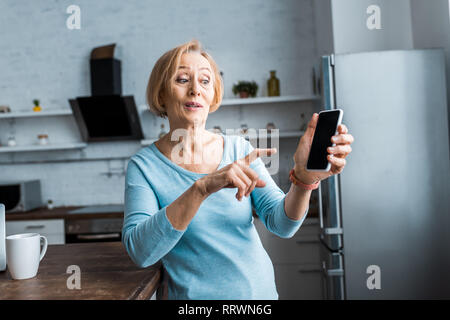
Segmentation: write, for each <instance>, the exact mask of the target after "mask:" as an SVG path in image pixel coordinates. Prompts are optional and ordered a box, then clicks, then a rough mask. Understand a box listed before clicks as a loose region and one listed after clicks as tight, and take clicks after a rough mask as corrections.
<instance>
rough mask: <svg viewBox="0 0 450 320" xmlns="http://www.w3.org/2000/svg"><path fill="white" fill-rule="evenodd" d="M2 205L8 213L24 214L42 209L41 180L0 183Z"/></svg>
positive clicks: (0, 201)
mask: <svg viewBox="0 0 450 320" xmlns="http://www.w3.org/2000/svg"><path fill="white" fill-rule="evenodd" d="M0 203H3V204H4V205H5V210H6V213H12V212H24V211H29V210H33V209H36V208H40V207H42V206H43V205H44V204H43V202H42V193H41V182H40V181H39V180H24V181H0Z"/></svg>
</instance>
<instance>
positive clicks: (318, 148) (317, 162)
mask: <svg viewBox="0 0 450 320" xmlns="http://www.w3.org/2000/svg"><path fill="white" fill-rule="evenodd" d="M343 115H344V111H343V110H341V109H333V110H326V111H321V112H319V120H318V121H317V126H316V131H315V132H314V137H313V141H312V144H311V149H310V151H309V156H308V163H307V164H306V170H308V171H325V172H326V171H330V169H331V163H329V162H328V159H327V155H328V151H327V148H328V147H331V146H333V147H334V146H335V145H336V144H335V143H332V142H331V137H332V136H334V135H336V134H337V128H338V126H339V125H340V124H341V122H342V117H343Z"/></svg>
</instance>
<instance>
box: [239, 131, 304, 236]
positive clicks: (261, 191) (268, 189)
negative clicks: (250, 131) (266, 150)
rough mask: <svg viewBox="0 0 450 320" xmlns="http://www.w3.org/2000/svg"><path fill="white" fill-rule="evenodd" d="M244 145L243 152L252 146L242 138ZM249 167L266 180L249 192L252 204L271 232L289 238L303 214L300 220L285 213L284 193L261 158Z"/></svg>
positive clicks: (300, 223) (247, 151) (298, 225)
mask: <svg viewBox="0 0 450 320" xmlns="http://www.w3.org/2000/svg"><path fill="white" fill-rule="evenodd" d="M242 140H244V141H243V143H244V145H245V150H246V151H245V154H246V155H247V154H249V153H250V152H251V151H252V150H253V149H254V148H253V146H252V145H251V143H250V142H248V141H246V140H245V139H243V138H242ZM250 168H252V169H253V170H255V171H256V173H257V174H258V176H259V178H260V179H261V180H263V181H265V182H266V186H265V187H263V188H255V189H253V191H252V193H251V194H250V196H251V200H252V205H253V207H254V208H255V211H256V214H257V215H258V216H259V218H260V219H261V221H262V222H263V224H264V226H265V227H266V228H267V230H269V231H270V232H272V233H273V234H275V235H277V236H279V237H281V238H291V237H292V236H293V235H294V234H295V233H296V232H297V230H298V229H299V228H300V226H301V225H302V223H303V221H304V220H305V218H306V215H307V213H308V210H309V207H308V208H307V209H306V212H305V215H304V216H303V218H302V219H300V220H293V219H291V218H289V217H288V216H287V215H286V210H285V208H284V201H285V199H286V194H285V193H284V192H283V190H281V189H280V188H279V187H278V186H277V184H276V183H275V181H273V179H272V177H271V175H270V173H269V172H268V170H267V168H266V166H265V165H264V162H263V161H262V159H261V158H258V159H256V160H255V161H253V162H252V163H251V164H250Z"/></svg>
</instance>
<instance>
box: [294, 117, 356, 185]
mask: <svg viewBox="0 0 450 320" xmlns="http://www.w3.org/2000/svg"><path fill="white" fill-rule="evenodd" d="M318 118H319V115H318V114H317V113H314V114H313V116H312V118H311V120H310V121H309V123H308V128H307V129H306V132H305V134H304V135H303V136H302V138H301V139H300V143H299V144H298V147H297V150H296V151H295V154H294V163H295V166H294V171H295V176H296V177H297V178H298V179H299V180H300V181H301V182H302V183H304V184H314V183H315V182H317V181H321V180H324V179H326V178H328V177H330V176H332V175H335V174H338V173H341V172H342V170H344V167H345V164H346V160H345V158H346V157H347V156H348V155H349V154H350V152H352V148H351V146H350V145H351V144H352V143H353V141H354V138H353V136H352V135H351V134H349V133H348V129H347V127H346V126H345V125H344V124H340V125H339V126H338V130H337V131H338V134H337V135H335V136H333V137H332V138H331V142H332V143H334V144H336V146H335V147H329V148H328V149H327V151H328V156H327V159H328V162H330V163H331V169H330V171H328V172H320V171H306V164H307V162H308V156H309V150H310V149H311V144H312V140H313V137H314V132H315V130H316V125H317V120H318ZM334 139H335V140H334Z"/></svg>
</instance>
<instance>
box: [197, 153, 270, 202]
mask: <svg viewBox="0 0 450 320" xmlns="http://www.w3.org/2000/svg"><path fill="white" fill-rule="evenodd" d="M275 153H277V149H276V148H271V149H259V148H256V149H254V150H253V151H252V152H250V153H249V154H248V155H247V156H245V157H244V158H242V159H239V160H236V161H234V162H233V163H231V164H229V165H227V166H225V167H223V168H222V169H220V170H217V171H215V172H213V173H210V174H208V175H207V176H205V177H203V178H201V179H199V180H197V182H196V183H197V185H198V187H199V190H200V192H201V193H202V195H203V196H205V197H208V196H209V195H211V194H212V193H214V192H217V191H219V190H221V189H222V188H238V192H237V193H236V198H237V199H238V200H239V201H241V200H242V198H243V197H244V196H246V197H248V196H249V195H250V193H251V192H252V191H253V189H255V188H263V187H265V185H266V183H265V182H264V181H263V180H261V179H259V177H258V174H257V173H256V171H255V170H253V169H251V168H250V163H252V162H253V161H254V160H256V159H257V158H259V157H263V156H270V155H272V154H275Z"/></svg>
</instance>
